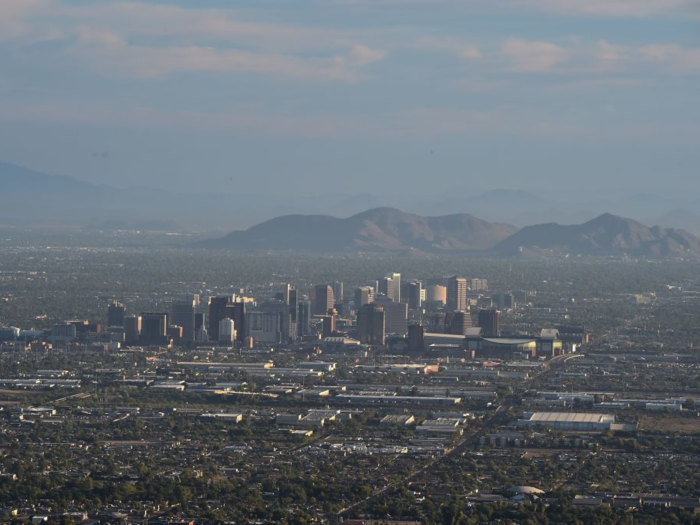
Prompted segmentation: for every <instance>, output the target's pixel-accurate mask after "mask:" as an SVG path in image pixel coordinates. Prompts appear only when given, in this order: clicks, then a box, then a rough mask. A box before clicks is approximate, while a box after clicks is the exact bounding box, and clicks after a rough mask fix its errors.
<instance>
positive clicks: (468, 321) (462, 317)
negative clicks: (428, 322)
mask: <svg viewBox="0 0 700 525" xmlns="http://www.w3.org/2000/svg"><path fill="white" fill-rule="evenodd" d="M471 327H472V315H471V314H470V313H469V312H468V311H464V310H458V311H456V312H454V313H453V314H452V320H451V321H450V333H451V334H455V335H467V330H468V329H469V328H471Z"/></svg>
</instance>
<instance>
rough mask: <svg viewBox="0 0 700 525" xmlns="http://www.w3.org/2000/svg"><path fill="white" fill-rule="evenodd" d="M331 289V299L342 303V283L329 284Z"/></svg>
mask: <svg viewBox="0 0 700 525" xmlns="http://www.w3.org/2000/svg"><path fill="white" fill-rule="evenodd" d="M331 288H333V298H334V302H336V303H342V302H343V298H344V294H343V292H344V290H343V283H342V281H333V282H332V283H331Z"/></svg>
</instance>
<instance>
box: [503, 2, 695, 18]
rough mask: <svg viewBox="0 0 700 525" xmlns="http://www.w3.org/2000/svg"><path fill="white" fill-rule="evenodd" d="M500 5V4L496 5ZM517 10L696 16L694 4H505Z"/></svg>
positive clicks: (621, 16) (574, 13) (591, 14)
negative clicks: (691, 14) (693, 14)
mask: <svg viewBox="0 0 700 525" xmlns="http://www.w3.org/2000/svg"><path fill="white" fill-rule="evenodd" d="M494 3H499V2H494ZM505 4H506V5H510V6H513V7H517V8H525V9H528V10H529V9H535V10H538V11H543V12H549V13H556V14H562V15H570V16H596V17H618V18H642V17H651V16H660V15H683V14H688V13H690V12H692V11H694V12H695V13H697V12H698V11H697V2H695V1H693V0H505Z"/></svg>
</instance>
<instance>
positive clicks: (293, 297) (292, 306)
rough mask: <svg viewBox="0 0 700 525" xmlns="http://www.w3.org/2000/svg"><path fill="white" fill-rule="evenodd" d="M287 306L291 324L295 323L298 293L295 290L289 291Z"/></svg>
mask: <svg viewBox="0 0 700 525" xmlns="http://www.w3.org/2000/svg"><path fill="white" fill-rule="evenodd" d="M287 304H288V305H289V315H291V316H292V323H296V322H297V310H298V308H299V292H298V291H297V290H296V289H295V288H292V289H291V290H289V299H288V301H287Z"/></svg>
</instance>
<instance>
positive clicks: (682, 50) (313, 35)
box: [0, 0, 700, 197]
mask: <svg viewBox="0 0 700 525" xmlns="http://www.w3.org/2000/svg"><path fill="white" fill-rule="evenodd" d="M0 71H2V73H0V161H4V162H11V163H15V164H19V165H22V166H26V167H29V168H33V169H36V170H40V171H43V172H46V173H51V174H61V175H70V176H73V177H75V178H78V179H80V180H84V181H88V182H93V183H104V184H110V185H113V186H119V187H131V186H152V187H168V188H171V189H176V190H179V191H187V192H198V193H211V192H216V193H222V192H223V193H232V194H235V193H237V192H240V193H246V192H256V193H266V192H269V193H275V194H287V195H290V197H293V196H295V195H315V194H323V193H329V192H347V193H362V192H369V193H374V194H385V193H397V194H398V193H400V194H406V195H421V194H424V193H426V192H433V193H441V194H452V192H455V191H461V190H465V189H491V188H508V189H516V188H523V189H529V190H532V191H542V190H546V189H552V188H555V189H560V190H565V191H566V190H568V191H571V190H575V191H582V190H584V189H586V190H590V189H595V190H596V191H597V190H598V189H600V190H606V189H609V188H618V189H619V188H636V189H639V188H641V189H651V190H653V189H655V188H661V187H667V188H673V189H675V190H678V191H700V177H699V176H698V175H700V173H699V170H698V167H699V166H700V89H698V87H700V84H699V82H698V81H699V80H700V3H698V2H697V1H696V0H305V1H303V2H300V1H297V2H294V1H291V0H269V1H268V0H254V1H253V0H250V1H247V0H192V1H186V0H172V1H154V0H152V1H146V0H142V1H133V2H129V1H124V2H123V1H110V0H100V1H88V0H1V1H0Z"/></svg>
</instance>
